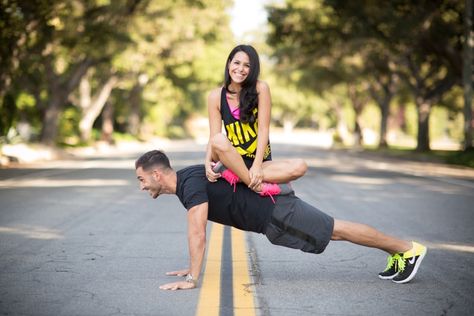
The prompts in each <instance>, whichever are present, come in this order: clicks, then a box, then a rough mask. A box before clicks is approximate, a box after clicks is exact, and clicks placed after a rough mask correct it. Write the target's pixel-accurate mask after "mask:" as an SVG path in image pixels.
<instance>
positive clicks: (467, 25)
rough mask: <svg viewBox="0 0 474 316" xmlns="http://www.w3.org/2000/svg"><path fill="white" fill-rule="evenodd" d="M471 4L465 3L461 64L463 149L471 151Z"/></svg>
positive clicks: (473, 40) (473, 36) (473, 34)
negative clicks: (462, 59)
mask: <svg viewBox="0 0 474 316" xmlns="http://www.w3.org/2000/svg"><path fill="white" fill-rule="evenodd" d="M473 10H474V8H473V4H472V0H466V2H465V11H464V12H465V14H464V16H465V20H464V63H463V85H464V149H465V150H472V149H473V143H472V141H473V137H474V136H473V129H474V121H473V118H472V112H473V110H472V89H473V80H472V77H473V65H472V63H473V50H474V31H473V23H472V19H473Z"/></svg>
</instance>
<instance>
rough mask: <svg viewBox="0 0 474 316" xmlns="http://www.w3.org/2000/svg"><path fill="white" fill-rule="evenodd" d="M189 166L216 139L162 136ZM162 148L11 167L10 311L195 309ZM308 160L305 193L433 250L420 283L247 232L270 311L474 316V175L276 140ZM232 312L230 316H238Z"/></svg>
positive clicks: (360, 251) (1, 278)
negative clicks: (151, 179) (144, 180)
mask: <svg viewBox="0 0 474 316" xmlns="http://www.w3.org/2000/svg"><path fill="white" fill-rule="evenodd" d="M159 145H161V148H163V149H165V150H166V151H167V152H168V154H169V155H170V157H171V161H172V163H173V167H175V168H176V169H180V168H182V167H185V166H187V165H190V164H195V163H202V161H203V156H204V149H205V148H204V146H203V145H196V144H194V143H191V142H186V141H185V142H175V143H166V144H159ZM156 146H157V145H156V144H155V145H154V146H151V145H150V146H149V147H147V146H142V147H140V148H134V149H133V150H127V151H111V152H107V153H105V154H101V153H91V154H89V155H85V156H82V157H78V158H76V159H74V160H62V161H52V162H47V163H36V164H30V165H22V166H18V167H12V168H8V169H0V314H1V315H194V314H195V311H196V308H197V305H198V301H199V299H200V298H199V290H190V291H179V292H168V291H161V290H159V289H158V286H159V285H160V284H163V283H167V282H170V281H172V280H174V278H172V277H167V276H165V274H164V273H165V272H166V271H171V270H176V269H182V268H185V267H187V265H188V261H187V260H188V253H187V240H186V212H185V210H184V209H183V208H182V206H181V205H180V203H179V201H178V199H177V198H176V197H174V196H164V197H160V198H159V199H157V200H152V199H150V197H149V196H148V194H146V193H144V192H141V191H140V190H139V189H138V183H137V181H136V178H135V173H134V167H133V162H134V159H135V158H136V157H137V156H138V155H139V154H140V153H141V152H144V151H145V150H148V149H152V148H153V147H156ZM273 151H274V159H279V158H281V159H283V158H288V157H301V158H304V159H305V160H306V161H307V162H308V164H309V170H308V172H307V174H306V175H305V176H304V177H303V178H302V179H299V180H297V181H294V182H293V188H294V189H295V191H296V193H297V195H298V196H299V197H301V198H302V199H303V200H305V201H307V202H308V203H310V204H312V205H314V206H316V207H317V208H319V209H321V210H323V211H325V212H327V213H328V214H330V215H332V216H334V217H336V218H339V219H344V220H350V221H356V222H362V223H365V224H369V225H371V226H374V227H375V228H377V229H379V230H381V231H383V232H385V233H389V234H392V235H395V236H398V237H400V238H404V239H409V240H417V241H419V242H421V243H424V244H426V245H427V246H428V247H429V250H428V254H427V256H426V258H425V260H424V261H423V264H422V266H421V267H420V270H419V273H418V275H417V277H416V278H415V279H414V280H413V281H412V282H411V283H409V284H404V285H400V284H395V283H393V282H391V281H383V280H380V279H378V277H377V273H378V272H380V271H381V270H383V268H384V267H385V264H386V256H385V254H384V253H383V252H381V251H379V250H375V249H370V248H364V247H360V246H356V245H352V244H349V243H346V242H331V243H330V244H329V246H328V248H327V249H326V251H325V252H324V253H323V254H320V255H310V254H305V253H303V252H300V251H296V250H292V249H286V248H283V247H278V246H274V245H271V244H270V243H269V242H268V241H267V240H266V238H265V236H263V235H258V234H253V233H247V234H246V235H245V238H246V241H247V247H248V253H247V256H248V258H249V260H250V263H251V264H250V266H251V270H250V274H251V277H252V282H253V286H254V287H253V289H254V291H253V295H254V297H255V306H256V312H257V314H258V315H272V316H276V315H282V316H283V315H285V316H286V315H298V316H303V315H382V314H384V315H473V314H474V298H473V295H472V292H473V290H474V272H473V269H472V266H474V230H473V226H474V172H473V170H472V169H462V168H453V167H446V166H443V165H437V164H428V163H417V162H407V161H402V160H395V159H386V158H384V157H371V156H367V155H365V154H360V153H357V152H346V151H334V150H322V149H318V148H314V147H303V146H290V145H281V144H274V145H273ZM232 314H233V313H232V311H229V310H225V312H221V315H232Z"/></svg>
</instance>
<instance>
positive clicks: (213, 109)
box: [204, 88, 222, 179]
mask: <svg viewBox="0 0 474 316" xmlns="http://www.w3.org/2000/svg"><path fill="white" fill-rule="evenodd" d="M220 93H221V88H216V89H214V90H212V91H211V92H210V93H209V96H208V98H207V111H208V117H209V141H208V142H207V150H206V160H205V162H204V164H205V166H206V174H207V175H209V174H210V175H211V178H212V179H216V178H217V175H216V174H215V173H214V172H213V171H212V166H211V163H212V160H213V158H214V157H213V154H212V148H211V139H212V137H213V136H214V135H216V134H219V133H221V131H222V116H221V111H220Z"/></svg>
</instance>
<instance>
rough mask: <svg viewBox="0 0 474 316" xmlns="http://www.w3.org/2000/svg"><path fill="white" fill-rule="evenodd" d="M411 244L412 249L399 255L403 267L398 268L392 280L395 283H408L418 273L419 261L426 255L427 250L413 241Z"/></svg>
mask: <svg viewBox="0 0 474 316" xmlns="http://www.w3.org/2000/svg"><path fill="white" fill-rule="evenodd" d="M412 243H413V248H412V249H410V250H408V251H406V252H404V253H403V255H401V257H402V259H403V261H404V265H403V266H402V265H399V266H398V274H397V276H395V277H394V278H393V279H392V281H393V282H395V283H408V282H410V281H411V280H412V279H413V278H414V277H415V274H416V272H418V268H419V267H420V264H421V261H422V260H423V258H424V257H425V255H426V251H427V249H426V247H425V246H423V245H422V244H419V243H417V242H414V241H413V242H412Z"/></svg>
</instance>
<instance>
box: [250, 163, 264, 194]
mask: <svg viewBox="0 0 474 316" xmlns="http://www.w3.org/2000/svg"><path fill="white" fill-rule="evenodd" d="M249 176H250V184H249V188H250V189H252V190H254V191H256V192H257V190H258V189H259V188H260V185H261V184H262V181H263V168H262V166H261V165H255V164H253V165H252V167H251V168H250V170H249Z"/></svg>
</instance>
